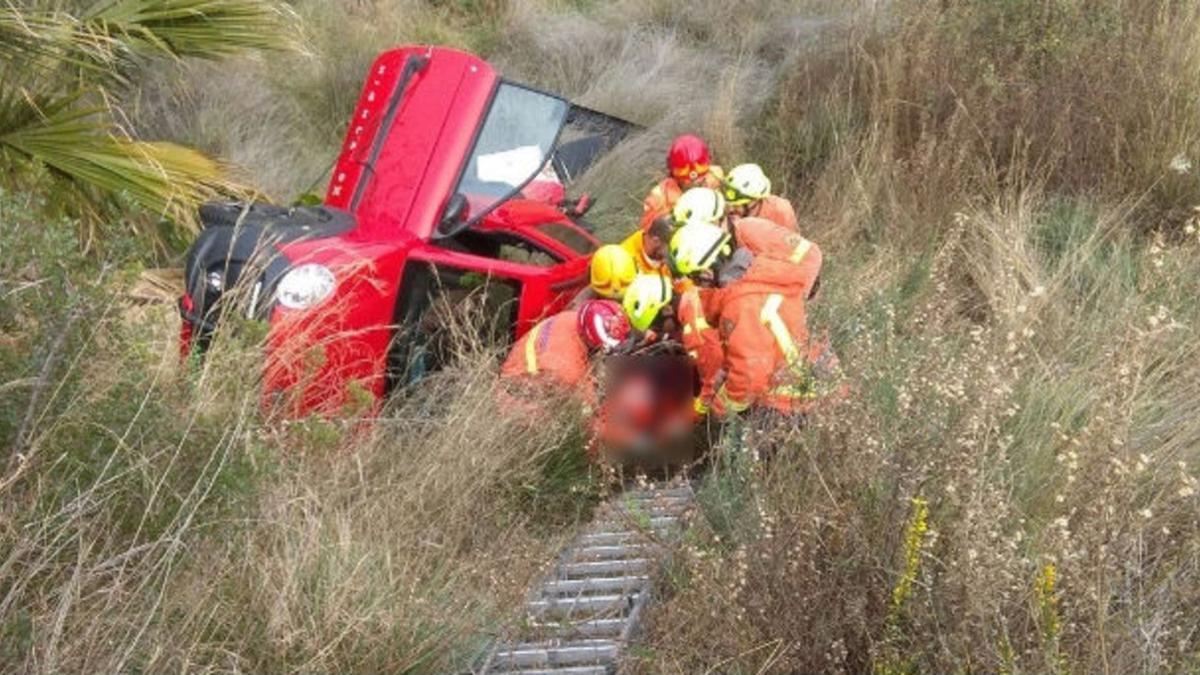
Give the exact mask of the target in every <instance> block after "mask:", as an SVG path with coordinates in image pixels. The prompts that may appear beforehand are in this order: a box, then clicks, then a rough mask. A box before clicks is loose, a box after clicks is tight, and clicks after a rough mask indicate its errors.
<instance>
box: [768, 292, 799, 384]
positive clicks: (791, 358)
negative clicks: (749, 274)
mask: <svg viewBox="0 0 1200 675" xmlns="http://www.w3.org/2000/svg"><path fill="white" fill-rule="evenodd" d="M782 304H783V296H782V295H780V294H779V293H772V294H770V295H768V296H767V301H766V302H764V303H763V308H762V311H761V312H759V315H758V316H759V318H760V319H761V320H762V322H763V324H764V325H766V327H767V329H768V330H770V331H771V335H773V336H774V337H775V343H776V344H778V345H779V351H781V352H783V358H785V359H787V365H788V369H789V370H791V371H792V373H793V374H794V375H796V377H799V378H800V379H801V381H805V380H807V379H808V369H807V368H806V367H805V363H804V357H803V355H802V354H801V353H800V349H799V348H798V347H796V341H795V340H793V339H792V332H791V331H790V330H788V327H787V324H785V323H784V322H783V317H781V316H779V306H780V305H782Z"/></svg>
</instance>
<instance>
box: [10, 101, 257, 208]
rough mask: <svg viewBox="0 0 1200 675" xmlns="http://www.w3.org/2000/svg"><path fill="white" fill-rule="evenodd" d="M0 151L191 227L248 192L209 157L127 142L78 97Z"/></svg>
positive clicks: (46, 112)
mask: <svg viewBox="0 0 1200 675" xmlns="http://www.w3.org/2000/svg"><path fill="white" fill-rule="evenodd" d="M31 105H32V103H31ZM7 107H8V108H11V107H13V106H11V104H10V105H9V106H7ZM0 151H3V152H4V159H7V160H9V161H10V162H11V161H13V160H14V159H16V160H18V161H20V160H24V161H30V162H36V163H39V164H42V165H44V166H46V167H47V168H49V169H50V170H51V171H53V172H54V173H56V174H57V175H59V176H61V177H64V178H66V179H68V180H70V181H74V182H78V183H82V184H85V185H88V186H91V187H93V188H95V189H97V190H99V191H101V192H103V193H112V194H120V195H124V196H125V197H126V198H128V199H129V200H131V201H133V202H135V203H137V204H139V205H141V206H143V207H145V208H146V209H148V210H150V211H151V212H153V213H155V214H158V215H161V216H163V217H165V218H168V219H170V220H172V221H174V222H176V223H179V224H181V225H184V226H186V227H189V228H194V226H195V207H196V205H197V204H199V203H200V202H202V201H205V200H208V199H212V198H214V197H216V196H218V195H222V194H237V193H245V192H248V190H246V189H245V188H244V187H243V186H240V185H238V184H236V183H234V182H232V181H229V180H228V179H226V178H225V175H226V167H225V166H223V165H222V164H221V163H220V162H217V161H216V160H213V159H212V158H210V157H208V156H206V155H205V154H204V153H201V152H199V151H197V150H192V149H190V148H185V147H182V146H179V145H175V144H173V143H150V142H144V141H135V140H131V139H128V138H125V137H123V136H121V135H119V134H117V133H116V132H115V126H114V125H113V124H112V120H111V119H110V118H109V117H108V110H107V108H104V107H87V106H81V105H78V102H77V101H76V100H73V99H71V98H66V99H60V100H57V101H54V102H53V103H52V104H48V105H46V106H45V108H44V109H41V110H39V111H38V115H37V116H36V118H33V119H31V120H29V122H28V123H27V124H26V125H25V126H23V127H20V128H16V129H10V130H9V131H7V132H3V133H2V134H0ZM0 170H3V167H0ZM5 173H6V174H9V175H11V173H13V172H10V171H5ZM0 180H2V179H0Z"/></svg>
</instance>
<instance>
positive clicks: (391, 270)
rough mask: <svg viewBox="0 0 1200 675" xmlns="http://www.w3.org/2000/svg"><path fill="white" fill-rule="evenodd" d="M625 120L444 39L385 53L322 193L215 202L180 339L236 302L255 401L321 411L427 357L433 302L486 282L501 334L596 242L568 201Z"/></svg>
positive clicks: (530, 316)
mask: <svg viewBox="0 0 1200 675" xmlns="http://www.w3.org/2000/svg"><path fill="white" fill-rule="evenodd" d="M636 129H637V127H635V126H634V125H632V124H630V123H629V122H626V121H624V120H621V119H618V118H615V117H612V116H609V115H605V114H603V113H599V112H596V111H594V110H589V109H587V108H583V107H580V106H577V105H573V104H571V103H570V102H568V101H566V100H564V99H562V98H561V97H558V96H555V95H553V94H549V93H545V92H542V91H538V90H537V89H534V88H531V87H527V86H524V85H521V84H517V83H515V82H510V81H508V80H505V79H503V78H502V77H500V76H499V75H498V74H497V72H496V70H495V69H494V68H493V67H492V66H491V65H489V64H488V63H487V62H485V61H483V60H481V59H479V58H477V57H475V56H472V55H470V54H466V53H463V52H460V51H456V50H453V49H447V48H441V47H404V48H399V49H395V50H391V51H388V52H385V53H383V54H382V55H380V56H379V57H378V58H377V59H376V61H375V62H374V64H373V65H372V66H371V70H370V73H369V74H368V77H367V80H366V82H365V84H364V87H363V91H362V94H361V95H360V97H359V100H358V104H357V107H356V108H355V110H354V116H353V118H352V119H351V121H350V124H349V128H348V129H347V132H346V138H345V142H344V143H343V145H342V149H341V153H340V154H339V156H338V158H337V161H336V163H335V165H334V167H333V170H332V176H331V180H330V183H329V186H328V188H327V191H326V194H325V198H324V203H323V204H322V205H320V206H316V207H298V208H290V209H289V208H281V207H272V206H265V205H253V206H243V205H240V204H211V205H207V206H206V207H204V208H202V210H201V218H202V220H203V221H204V222H205V224H206V227H205V229H204V230H203V231H202V232H201V234H200V236H199V237H198V239H197V241H196V242H195V244H193V246H192V248H191V250H190V251H189V253H188V257H187V262H186V270H185V272H186V282H187V289H186V292H185V294H184V296H183V297H182V298H181V299H180V303H179V306H180V310H181V314H182V316H183V328H182V349H183V351H184V353H189V352H192V351H200V352H202V351H203V350H205V349H206V348H207V347H208V345H209V343H210V342H211V340H212V339H213V336H214V335H216V332H217V328H218V325H220V324H221V323H222V322H224V321H228V320H229V319H230V317H231V315H232V314H233V313H235V312H236V313H237V314H238V315H242V316H245V317H249V318H252V319H260V320H265V321H267V322H268V323H269V332H268V337H267V339H266V345H265V349H266V354H265V360H264V366H263V368H264V370H263V387H264V397H265V398H266V402H267V403H268V404H270V405H271V406H274V407H279V408H282V410H281V412H283V413H284V414H288V415H300V414H306V413H309V412H332V411H335V410H337V409H339V408H340V407H341V406H343V405H344V404H345V403H346V402H347V401H348V397H350V396H351V395H352V393H353V392H354V391H355V390H358V391H365V392H369V393H370V394H371V395H372V396H373V397H375V398H376V400H378V399H380V398H382V397H383V396H385V395H386V394H387V393H388V392H389V391H391V390H393V389H395V388H397V387H400V386H403V385H405V384H406V383H408V382H410V381H414V380H415V379H418V378H419V377H421V376H422V375H423V374H424V373H425V372H428V371H429V370H431V369H434V368H436V367H438V365H439V360H440V359H441V358H442V356H441V355H440V354H439V353H438V350H437V348H436V345H435V344H433V343H431V341H430V339H429V336H428V334H427V332H428V331H424V332H425V333H426V334H424V336H423V337H422V335H423V328H424V327H425V324H427V323H428V322H429V321H428V314H429V313H430V312H431V311H432V308H433V307H434V306H435V304H437V303H438V302H439V301H440V300H443V299H449V300H450V301H451V302H454V301H455V300H456V299H458V298H459V297H460V296H465V295H467V294H475V295H474V296H473V297H482V306H483V313H484V314H485V315H488V316H490V317H494V319H491V320H490V321H485V322H483V323H487V324H488V325H486V326H480V327H479V328H480V329H481V330H484V331H489V332H491V333H492V334H493V335H500V336H501V337H507V338H509V339H512V338H515V337H517V336H519V335H520V334H522V333H523V332H524V331H526V330H528V329H529V328H530V327H531V326H532V325H533V324H534V323H535V322H536V321H537V320H539V319H540V318H542V317H543V316H546V315H549V314H551V313H554V312H556V311H559V310H560V309H562V308H563V307H564V306H565V305H566V304H567V303H568V301H569V300H570V298H571V297H573V296H574V295H575V294H576V293H577V292H578V291H579V290H580V289H581V288H583V287H584V286H585V285H586V284H587V268H588V262H589V258H590V255H591V253H592V252H593V251H594V250H595V249H596V247H597V246H598V245H599V242H598V241H597V240H596V238H595V237H594V236H592V234H591V232H590V231H589V228H588V227H587V225H586V223H584V222H583V221H582V219H581V217H582V216H583V214H584V212H585V211H586V208H587V198H586V196H585V197H582V198H579V199H567V196H566V194H567V188H569V187H570V186H571V185H572V184H573V183H574V182H575V181H576V180H577V179H578V178H579V177H580V176H581V175H582V174H583V173H584V172H585V171H587V169H588V168H589V167H590V166H592V165H594V163H595V162H596V161H597V160H598V159H599V158H601V157H602V156H604V155H605V154H606V153H607V152H609V151H610V150H611V149H612V148H613V147H615V146H616V144H618V143H620V142H621V141H622V140H623V139H624V138H625V137H626V136H627V135H629V134H630V133H631V132H633V131H635V130H636Z"/></svg>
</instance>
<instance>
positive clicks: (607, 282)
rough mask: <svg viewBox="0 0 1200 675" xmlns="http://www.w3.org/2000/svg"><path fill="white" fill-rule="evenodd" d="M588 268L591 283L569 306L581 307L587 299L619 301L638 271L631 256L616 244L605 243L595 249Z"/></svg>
mask: <svg viewBox="0 0 1200 675" xmlns="http://www.w3.org/2000/svg"><path fill="white" fill-rule="evenodd" d="M589 268H590V272H591V283H590V284H588V287H587V288H585V289H583V290H582V291H580V292H579V293H578V294H577V295H576V296H575V298H574V299H572V300H571V307H575V308H577V307H581V306H583V303H585V302H587V301H588V300H600V299H608V300H616V301H617V302H620V301H621V299H622V298H624V297H625V289H626V288H628V287H629V284H631V283H633V279H634V277H636V276H637V271H638V268H637V263H636V262H634V258H633V256H632V255H630V254H629V251H627V250H625V248H623V247H621V246H620V245H618V244H605V245H604V246H601V247H600V248H598V249H596V252H595V253H593V254H592V261H591V264H590V265H589Z"/></svg>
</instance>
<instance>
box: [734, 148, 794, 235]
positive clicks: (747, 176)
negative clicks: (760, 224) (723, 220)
mask: <svg viewBox="0 0 1200 675" xmlns="http://www.w3.org/2000/svg"><path fill="white" fill-rule="evenodd" d="M721 193H722V195H723V196H724V197H725V203H726V204H727V205H728V210H729V214H730V215H732V216H734V217H735V218H742V217H745V216H757V217H759V218H765V219H767V220H770V221H772V222H774V223H777V224H779V225H782V226H783V227H785V228H787V229H789V230H791V231H793V232H799V231H800V226H799V225H798V224H797V222H796V210H795V209H794V208H792V203H791V202H789V201H788V200H786V199H784V198H783V197H779V196H777V195H773V194H771V181H770V180H769V179H768V178H767V175H766V174H765V173H763V170H762V167H760V166H759V165H757V164H739V165H737V166H735V167H733V169H731V170H730V171H729V175H727V176H725V180H724V185H723V186H722V188H721Z"/></svg>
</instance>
